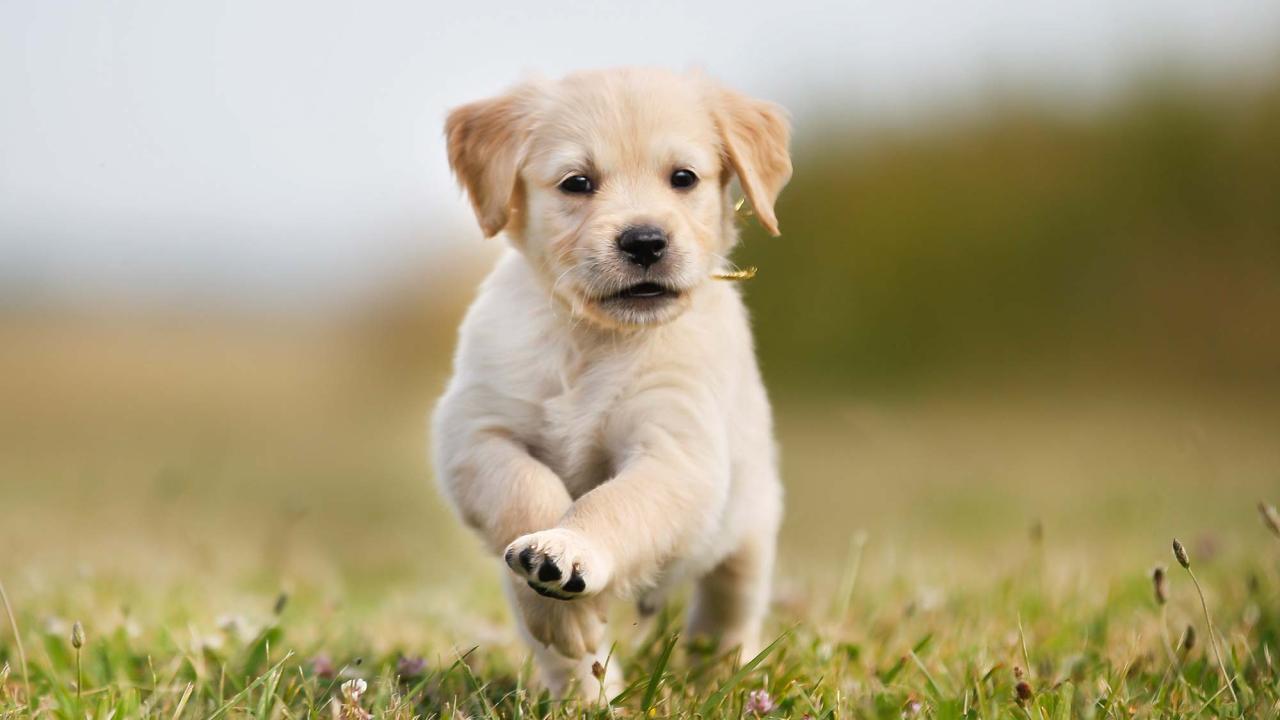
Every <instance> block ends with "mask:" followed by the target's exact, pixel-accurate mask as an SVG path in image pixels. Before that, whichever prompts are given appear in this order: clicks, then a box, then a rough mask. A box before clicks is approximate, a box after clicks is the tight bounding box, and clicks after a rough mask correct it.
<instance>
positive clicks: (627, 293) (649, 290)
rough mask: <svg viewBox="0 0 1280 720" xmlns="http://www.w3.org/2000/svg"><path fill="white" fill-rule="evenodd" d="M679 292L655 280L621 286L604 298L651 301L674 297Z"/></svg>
mask: <svg viewBox="0 0 1280 720" xmlns="http://www.w3.org/2000/svg"><path fill="white" fill-rule="evenodd" d="M679 294H680V293H679V292H678V291H676V290H673V289H672V288H669V287H667V286H665V285H660V284H658V283H656V282H642V283H636V284H635V285H632V286H630V287H626V288H623V289H622V290H621V291H619V292H616V293H614V294H613V295H610V296H609V297H607V298H605V299H606V300H641V301H645V300H648V301H653V300H661V299H664V298H674V297H675V296H677V295H679Z"/></svg>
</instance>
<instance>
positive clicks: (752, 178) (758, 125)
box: [712, 89, 791, 236]
mask: <svg viewBox="0 0 1280 720" xmlns="http://www.w3.org/2000/svg"><path fill="white" fill-rule="evenodd" d="M715 97H716V100H715V102H714V109H713V111H712V112H713V114H714V116H715V121H716V125H717V126H718V128H719V130H720V139H721V141H722V142H723V143H724V150H725V154H726V155H727V156H728V160H729V163H730V164H731V165H732V166H733V170H734V172H735V173H737V175H738V182H739V183H740V184H741V185H742V189H743V191H744V192H746V194H747V199H749V200H751V207H752V208H753V209H754V210H755V213H756V217H757V218H759V219H760V224H761V225H763V226H764V229H765V230H768V231H769V234H771V235H774V236H777V235H778V234H779V232H778V217H777V215H775V214H774V212H773V204H774V202H776V201H777V199H778V193H780V192H782V188H783V187H785V186H786V184H787V181H788V180H790V179H791V153H790V151H789V150H788V145H789V144H790V141H791V127H790V123H789V122H788V121H787V112H786V110H783V109H782V107H781V106H779V105H775V104H774V103H771V102H766V101H764V100H756V99H754V98H749V97H747V96H746V95H743V94H741V93H737V92H734V91H732V90H727V89H720V90H719V91H718V92H717V93H716V95H715Z"/></svg>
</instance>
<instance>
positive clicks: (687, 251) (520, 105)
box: [433, 69, 791, 697]
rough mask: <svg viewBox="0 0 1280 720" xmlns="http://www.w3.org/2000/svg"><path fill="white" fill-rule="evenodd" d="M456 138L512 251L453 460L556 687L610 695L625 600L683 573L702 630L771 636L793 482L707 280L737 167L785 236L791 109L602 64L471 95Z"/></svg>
mask: <svg viewBox="0 0 1280 720" xmlns="http://www.w3.org/2000/svg"><path fill="white" fill-rule="evenodd" d="M446 137H447V142H448V150H449V162H450V164H451V165H452V167H453V171H454V173H455V174H456V175H457V177H458V180H459V182H460V184H461V185H462V186H463V188H464V189H465V191H466V193H467V195H468V197H469V198H470V200H471V204H472V205H473V206H474V208H475V213H476V217H477V219H478V220H479V222H480V227H481V228H482V229H483V231H484V234H485V235H486V236H492V235H496V234H498V233H499V232H503V233H505V235H506V237H507V240H508V242H509V244H510V247H509V248H508V249H507V251H506V252H505V254H504V255H503V256H502V258H501V259H500V260H499V261H498V263H497V266H496V267H495V268H494V270H493V271H492V273H491V274H490V275H489V277H488V278H487V279H486V280H485V281H484V283H483V285H482V286H481V288H480V292H479V296H478V297H477V298H476V300H475V302H474V304H473V305H472V306H471V308H470V310H469V312H468V313H467V317H466V320H465V321H464V322H463V324H462V328H461V331H460V339H459V346H458V351H457V355H456V358H455V360H454V374H453V377H452V379H451V381H450V382H449V385H448V388H447V390H446V391H445V393H444V396H443V397H442V398H441V399H440V401H439V404H438V406H437V408H436V410H435V415H434V419H433V426H434V427H433V440H434V452H433V458H434V461H435V466H436V475H437V478H438V480H439V483H440V486H441V487H442V489H443V492H444V493H445V495H447V496H448V498H449V499H450V500H451V502H452V503H453V505H454V506H455V508H456V509H457V511H458V513H459V515H460V516H461V517H462V519H463V521H465V522H466V524H467V525H469V526H471V527H472V528H474V529H475V530H476V531H478V533H479V535H480V537H481V538H483V540H484V542H485V543H486V544H487V546H488V547H489V548H490V549H491V550H492V552H494V553H495V554H496V555H497V556H499V557H501V558H503V559H504V561H505V563H506V566H507V570H506V571H507V574H508V576H509V596H510V600H511V604H512V606H513V611H514V613H513V614H514V615H515V617H516V619H517V621H518V622H519V625H520V629H521V632H522V635H523V636H524V637H525V638H526V639H527V640H528V641H529V643H530V645H531V646H532V648H533V652H534V654H535V657H536V663H537V666H538V669H539V672H540V675H541V677H542V680H543V682H544V683H545V684H546V685H547V686H548V687H549V688H550V689H551V691H552V692H553V693H555V694H557V695H563V694H565V693H569V692H573V691H574V688H576V689H577V692H579V693H580V694H582V695H585V696H587V697H599V695H600V694H601V688H600V686H599V685H598V684H597V681H596V680H594V679H593V678H592V676H591V666H592V663H593V662H596V661H599V662H601V663H603V662H604V661H605V657H606V655H607V653H608V650H609V644H608V642H607V641H606V640H605V623H606V612H605V610H606V605H607V603H608V602H609V600H610V599H613V598H616V597H624V598H631V599H635V600H640V601H642V602H641V605H642V608H643V607H645V606H649V607H652V606H653V604H654V602H656V600H657V599H659V598H661V596H662V594H663V592H664V591H665V590H666V589H667V588H668V587H669V586H670V585H671V584H672V583H673V582H675V581H677V580H679V579H681V578H694V579H696V583H697V586H696V591H695V597H694V601H693V607H692V612H691V615H690V618H689V620H688V632H689V633H690V635H691V636H710V637H713V638H715V639H716V640H717V641H718V643H719V645H720V647H721V648H724V649H726V650H728V649H732V648H735V647H737V648H740V649H741V652H742V653H743V654H744V656H747V657H749V656H750V655H752V654H754V653H756V652H757V651H758V650H759V649H760V640H761V637H760V633H761V623H762V621H763V618H764V614H765V610H766V608H767V605H768V601H769V593H770V581H771V574H772V567H773V558H774V545H775V539H776V535H777V530H778V524H779V520H780V516H781V513H782V486H781V484H780V482H779V479H778V471H777V461H776V457H775V453H776V451H775V447H774V440H773V429H772V418H771V413H770V409H769V401H768V398H767V396H766V394H765V390H764V386H763V384H762V383H761V379H760V372H759V370H758V368H757V365H756V360H755V355H754V351H753V348H752V338H751V331H750V328H749V326H748V320H747V313H746V310H745V309H744V306H743V303H742V300H741V298H740V296H739V293H738V289H737V287H736V286H735V285H734V284H732V283H727V282H722V281H718V280H716V279H714V278H713V275H715V274H716V273H717V272H721V271H724V270H725V269H726V266H727V264H728V261H727V260H726V255H727V254H728V253H729V251H730V250H731V249H732V248H733V246H734V244H735V243H736V242H737V239H738V231H737V227H736V225H735V217H734V198H733V197H732V194H731V191H730V181H731V179H732V178H735V177H736V178H737V180H738V183H739V185H741V187H742V189H743V191H744V192H745V194H746V196H747V198H748V199H749V200H750V201H751V204H752V206H753V207H754V210H755V216H756V217H757V218H758V219H759V220H760V222H761V224H763V225H764V227H765V228H766V229H768V230H769V231H770V232H771V233H773V234H775V235H776V234H777V232H778V223H777V220H776V218H775V216H774V201H775V200H776V198H777V196H778V193H779V192H780V191H781V190H782V188H783V186H784V185H785V184H786V182H787V180H788V179H789V178H790V176H791V160H790V156H789V154H788V149H787V146H788V138H789V130H788V123H787V120H786V116H785V114H784V112H783V111H782V110H781V109H780V108H779V107H778V106H776V105H773V104H771V103H768V102H763V101H760V100H755V99H752V98H749V97H746V96H744V95H741V94H739V93H736V92H733V91H731V90H727V89H725V88H723V87H720V86H718V85H716V84H714V83H713V82H711V81H710V80H708V79H706V78H704V77H702V76H700V75H680V74H675V73H671V72H665V71H660V70H648V69H621V70H606V71H598V72H583V73H578V74H574V75H570V76H568V77H566V78H564V79H563V80H560V81H554V82H552V81H536V82H528V83H526V84H522V85H518V86H516V87H514V88H512V89H511V90H510V91H508V92H506V93H505V94H502V95H499V96H497V97H494V98H490V99H488V100H481V101H479V102H475V103H472V104H469V105H464V106H462V107H459V108H457V109H455V110H454V111H452V112H451V113H450V114H449V117H448V120H447V122H446ZM604 686H605V687H604V688H603V690H604V692H605V693H609V694H612V693H613V692H616V691H617V690H619V689H620V684H619V677H618V673H617V671H616V669H613V668H610V669H609V670H608V672H607V676H606V679H605V680H604Z"/></svg>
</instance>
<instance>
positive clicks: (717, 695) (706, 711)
mask: <svg viewBox="0 0 1280 720" xmlns="http://www.w3.org/2000/svg"><path fill="white" fill-rule="evenodd" d="M790 634H791V631H790V630H787V631H786V632H784V633H782V634H781V635H779V636H778V637H777V639H776V640H774V641H773V642H771V643H769V645H768V647H766V648H765V649H763V650H761V651H760V653H759V654H758V655H756V656H755V657H754V658H752V659H751V661H750V662H748V663H747V664H746V665H743V666H742V667H741V668H739V669H738V671H737V672H736V673H734V674H733V675H732V676H730V677H729V679H728V680H726V681H725V683H724V684H723V685H721V686H720V689H719V690H716V691H715V692H714V693H712V694H711V696H710V697H708V698H707V699H706V700H704V701H703V702H702V704H701V705H699V706H698V714H700V715H702V716H703V717H710V716H711V711H712V710H715V709H716V708H718V707H720V703H722V702H724V699H725V698H726V697H728V696H729V693H731V692H733V689H734V688H736V687H737V686H738V684H739V683H741V682H742V681H743V680H744V679H745V678H746V677H747V676H748V675H750V674H751V672H752V671H753V670H755V669H756V667H758V666H759V665H760V663H762V662H764V660H765V658H767V657H769V655H770V653H772V652H773V651H774V650H775V649H776V648H777V647H778V643H781V642H782V641H783V640H784V639H785V638H786V637H787V636H788V635H790Z"/></svg>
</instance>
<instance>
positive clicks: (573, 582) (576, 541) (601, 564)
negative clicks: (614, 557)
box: [503, 528, 612, 600]
mask: <svg viewBox="0 0 1280 720" xmlns="http://www.w3.org/2000/svg"><path fill="white" fill-rule="evenodd" d="M503 559H505V560H506V561H507V566H508V567H510V568H511V570H512V571H514V572H515V573H516V574H517V575H519V576H520V577H522V578H524V580H525V581H526V582H527V583H528V584H529V587H531V588H533V590H534V592H536V593H538V594H539V595H542V596H544V597H549V598H555V599H556V600H572V599H574V598H578V597H583V596H586V595H594V594H596V593H598V592H600V591H601V590H603V589H604V587H605V586H606V585H608V584H609V577H610V574H611V571H612V568H611V567H610V563H609V560H608V558H606V557H605V556H604V554H603V553H601V552H599V551H598V550H596V548H594V547H592V545H591V543H590V542H589V541H588V540H587V538H586V536H584V535H583V534H582V533H580V532H578V531H576V530H567V529H563V528H553V529H551V530H542V531H540V532H536V533H530V534H528V535H523V536H521V537H518V538H516V540H515V542H513V543H511V544H510V545H508V546H507V550H506V552H505V553H503Z"/></svg>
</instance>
